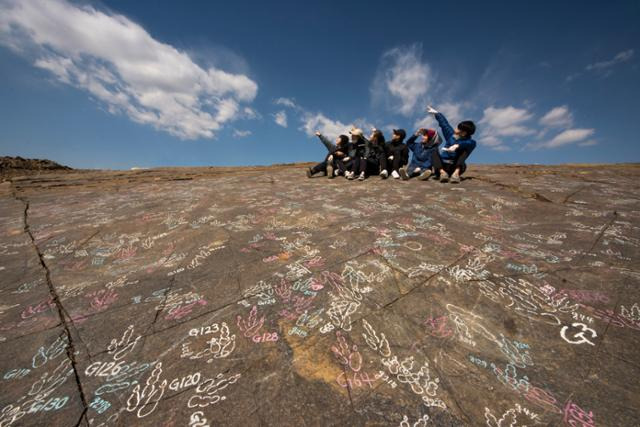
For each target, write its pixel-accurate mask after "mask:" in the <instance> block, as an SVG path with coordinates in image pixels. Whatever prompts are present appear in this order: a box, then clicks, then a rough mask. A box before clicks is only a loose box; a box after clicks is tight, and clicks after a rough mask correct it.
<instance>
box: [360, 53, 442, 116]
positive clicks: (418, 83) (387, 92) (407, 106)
mask: <svg viewBox="0 0 640 427" xmlns="http://www.w3.org/2000/svg"><path fill="white" fill-rule="evenodd" d="M431 80H432V73H431V68H430V67H429V65H428V64H427V63H426V62H423V60H422V45H421V44H413V45H411V46H409V47H396V48H393V49H391V50H389V51H387V52H385V53H384V54H383V55H382V58H381V59H380V64H379V66H378V70H377V73H376V76H375V78H374V80H373V84H372V85H371V95H372V101H373V102H374V104H380V103H385V104H386V107H387V108H389V109H391V110H393V111H397V112H398V113H400V114H402V115H404V116H411V115H413V114H415V113H416V112H417V111H416V109H417V108H419V109H421V108H422V107H423V106H422V105H420V101H422V100H423V99H424V96H425V95H426V93H427V91H428V90H429V87H430V85H431Z"/></svg>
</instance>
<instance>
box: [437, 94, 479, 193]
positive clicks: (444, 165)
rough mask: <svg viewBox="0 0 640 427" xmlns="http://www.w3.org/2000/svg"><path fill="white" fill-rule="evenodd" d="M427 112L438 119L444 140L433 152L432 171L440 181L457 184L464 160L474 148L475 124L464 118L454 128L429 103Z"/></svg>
mask: <svg viewBox="0 0 640 427" xmlns="http://www.w3.org/2000/svg"><path fill="white" fill-rule="evenodd" d="M427 112H428V113H431V114H433V115H434V117H435V118H436V120H437V121H438V124H439V125H440V129H442V134H443V135H444V141H445V142H444V144H443V146H442V148H441V149H440V150H439V151H438V150H435V151H434V152H433V155H432V158H431V163H432V165H433V170H434V173H435V175H436V177H439V178H440V182H447V181H451V183H454V184H457V183H459V182H460V175H462V174H463V173H464V171H465V170H466V168H467V165H466V163H465V161H466V160H467V158H468V157H469V156H470V155H471V153H472V152H473V150H474V149H475V148H476V141H474V140H473V139H472V138H471V136H472V135H473V134H474V133H475V131H476V125H475V123H473V122H472V121H471V120H465V121H462V122H460V123H458V126H456V129H455V130H454V129H453V128H452V127H451V125H450V124H449V122H448V121H447V119H446V118H445V117H444V115H442V113H440V112H439V111H438V110H436V109H435V108H433V107H432V106H430V105H429V106H428V107H427Z"/></svg>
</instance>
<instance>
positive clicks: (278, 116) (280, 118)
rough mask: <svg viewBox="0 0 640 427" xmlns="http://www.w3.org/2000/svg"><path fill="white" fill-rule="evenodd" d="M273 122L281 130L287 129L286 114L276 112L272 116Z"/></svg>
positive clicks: (284, 112)
mask: <svg viewBox="0 0 640 427" xmlns="http://www.w3.org/2000/svg"><path fill="white" fill-rule="evenodd" d="M273 121H274V122H276V124H277V125H278V126H282V127H283V128H286V127H287V112H286V111H284V110H282V111H278V112H277V113H275V114H274V115H273Z"/></svg>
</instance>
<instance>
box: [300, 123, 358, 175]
mask: <svg viewBox="0 0 640 427" xmlns="http://www.w3.org/2000/svg"><path fill="white" fill-rule="evenodd" d="M316 136H317V137H318V138H320V141H321V142H322V143H323V144H324V146H325V147H327V150H328V151H329V154H327V156H326V157H325V159H324V160H323V161H322V162H320V163H318V164H317V165H315V166H314V167H312V168H309V169H307V178H311V177H312V176H313V175H315V174H317V173H320V172H324V173H325V174H326V176H327V178H329V179H332V178H333V177H334V176H335V175H337V174H336V173H334V170H335V171H336V172H338V173H340V171H342V173H343V174H344V173H345V171H346V170H347V167H346V165H345V164H344V163H345V161H348V160H349V158H348V156H347V154H348V151H349V138H348V137H347V135H340V136H338V137H337V138H336V143H335V145H334V144H333V143H332V142H331V141H330V140H329V139H328V138H327V137H325V136H324V135H322V134H321V133H320V132H318V131H316Z"/></svg>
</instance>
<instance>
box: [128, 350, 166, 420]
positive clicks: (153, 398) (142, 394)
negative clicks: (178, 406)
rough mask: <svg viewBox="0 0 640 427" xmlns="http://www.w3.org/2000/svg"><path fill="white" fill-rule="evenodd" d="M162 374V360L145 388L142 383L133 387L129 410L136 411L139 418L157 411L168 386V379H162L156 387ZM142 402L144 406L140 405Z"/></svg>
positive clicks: (129, 399) (148, 379)
mask: <svg viewBox="0 0 640 427" xmlns="http://www.w3.org/2000/svg"><path fill="white" fill-rule="evenodd" d="M161 374H162V362H158V364H157V365H156V367H155V368H154V369H153V371H152V372H151V375H150V376H149V378H147V381H146V383H145V386H144V388H143V389H142V390H141V389H140V384H136V386H135V387H134V388H133V391H132V392H131V396H129V398H128V399H127V411H129V412H134V411H136V414H137V415H138V418H143V417H146V416H147V415H149V414H151V413H152V412H153V411H155V409H156V406H158V402H159V401H160V399H162V396H163V395H164V391H165V388H166V387H167V380H166V379H164V380H162V383H161V384H160V386H159V387H156V383H157V382H158V381H159V379H160V375H161ZM141 404H142V406H140V405H141Z"/></svg>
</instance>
